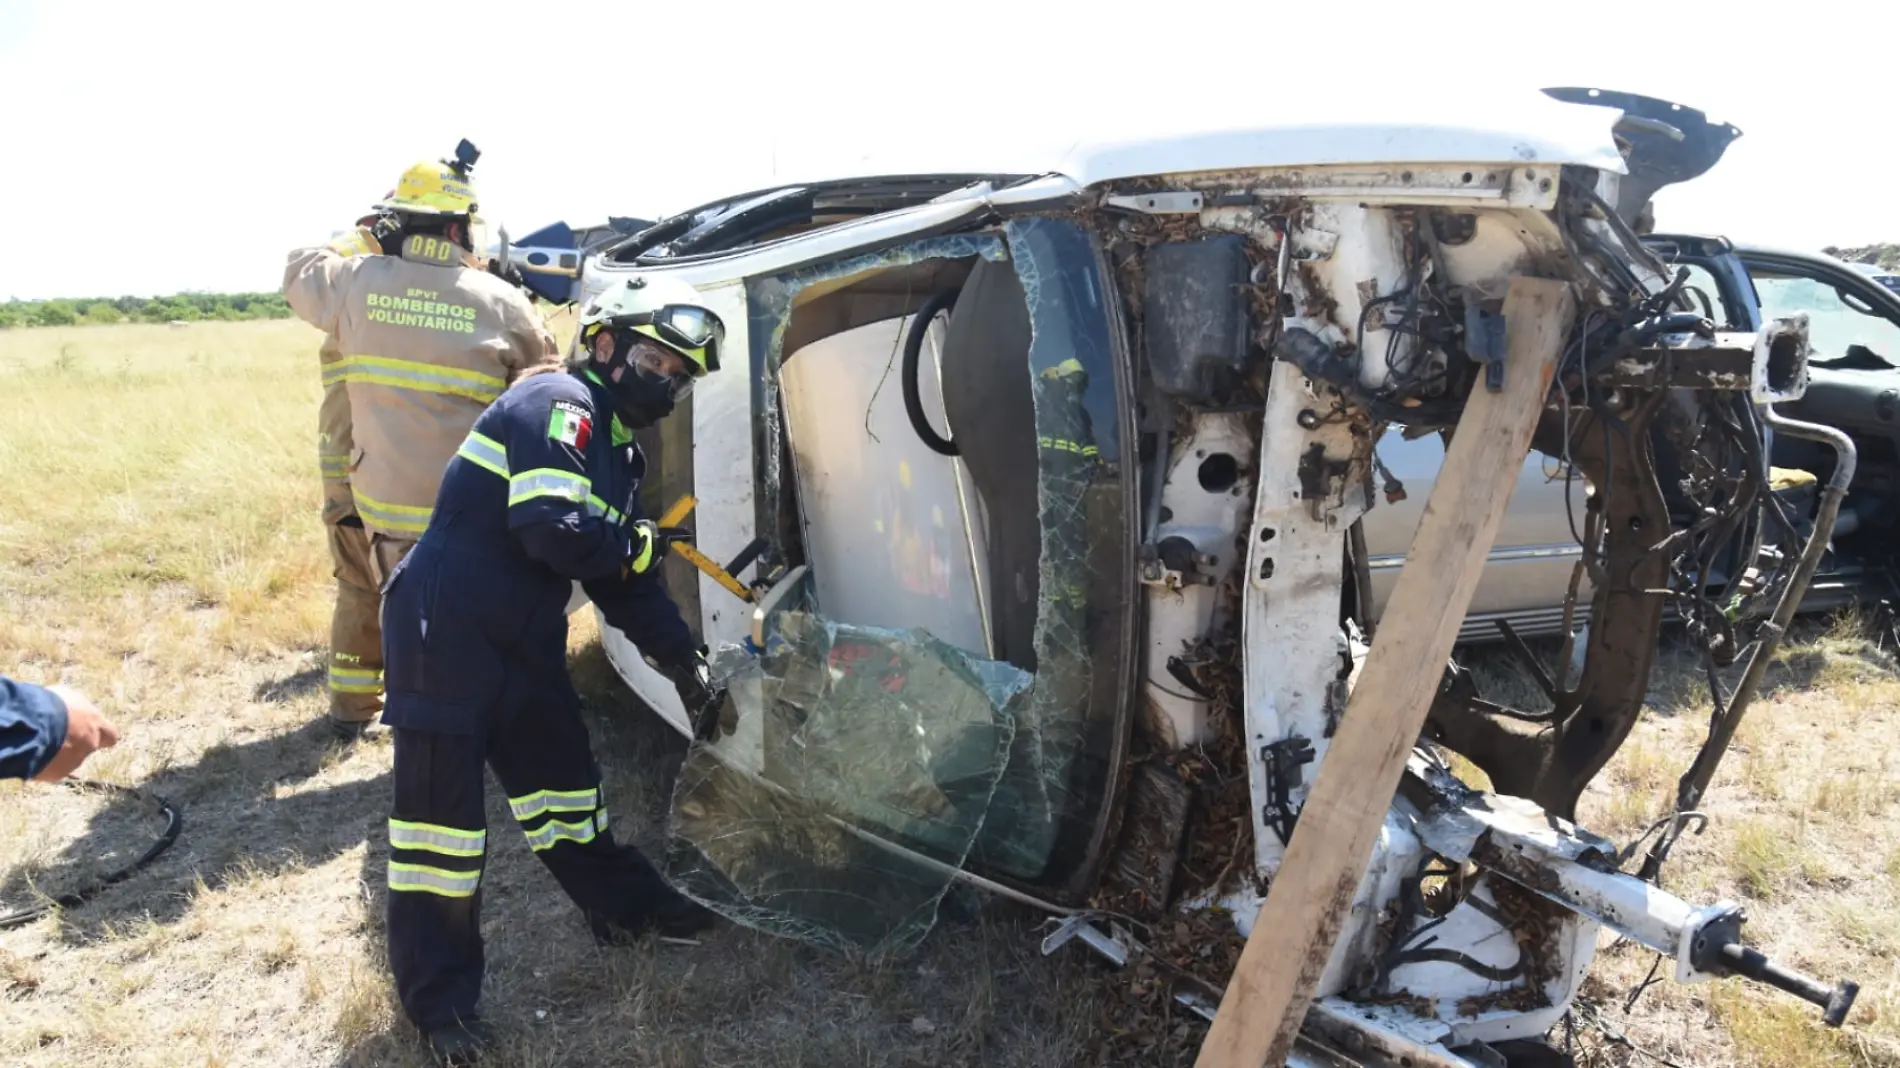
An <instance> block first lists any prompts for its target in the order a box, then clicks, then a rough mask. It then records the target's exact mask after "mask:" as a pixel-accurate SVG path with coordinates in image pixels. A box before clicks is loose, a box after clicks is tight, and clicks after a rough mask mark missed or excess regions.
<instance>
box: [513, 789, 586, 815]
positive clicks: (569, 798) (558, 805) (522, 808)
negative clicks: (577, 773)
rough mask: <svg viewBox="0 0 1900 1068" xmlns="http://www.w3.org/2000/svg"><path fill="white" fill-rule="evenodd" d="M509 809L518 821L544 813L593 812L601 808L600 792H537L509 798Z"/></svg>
mask: <svg viewBox="0 0 1900 1068" xmlns="http://www.w3.org/2000/svg"><path fill="white" fill-rule="evenodd" d="M508 807H509V809H510V810H512V811H513V812H514V814H515V818H516V819H518V820H531V819H533V818H535V817H536V816H539V815H540V814H541V813H543V812H592V811H593V810H595V809H597V808H599V807H600V791H598V790H536V791H535V792H534V793H531V794H526V795H524V796H521V797H511V798H509V799H508Z"/></svg>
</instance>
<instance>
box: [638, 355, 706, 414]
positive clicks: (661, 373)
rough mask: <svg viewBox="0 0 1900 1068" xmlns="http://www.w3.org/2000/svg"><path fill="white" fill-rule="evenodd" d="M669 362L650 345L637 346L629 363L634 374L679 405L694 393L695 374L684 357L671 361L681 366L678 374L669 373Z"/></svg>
mask: <svg viewBox="0 0 1900 1068" xmlns="http://www.w3.org/2000/svg"><path fill="white" fill-rule="evenodd" d="M668 362H669V361H668V360H667V358H666V357H665V356H662V355H660V354H659V353H657V352H655V351H654V350H653V349H652V347H651V346H649V345H638V346H635V347H634V350H633V356H632V358H631V359H629V360H628V361H627V363H628V365H629V366H631V367H632V369H633V373H634V374H636V375H639V376H640V377H641V378H642V379H644V380H645V381H647V382H650V383H652V384H653V385H655V386H657V387H659V388H660V389H663V390H665V391H666V393H667V395H668V396H670V397H672V398H673V401H674V403H678V402H680V401H683V400H685V399H686V398H687V396H688V395H689V394H691V393H692V392H693V372H692V369H691V365H690V363H688V361H687V360H686V359H685V358H684V357H677V356H676V357H675V360H674V361H671V362H676V363H678V364H680V365H681V366H680V370H678V371H676V372H671V373H669V372H668V370H667V364H668Z"/></svg>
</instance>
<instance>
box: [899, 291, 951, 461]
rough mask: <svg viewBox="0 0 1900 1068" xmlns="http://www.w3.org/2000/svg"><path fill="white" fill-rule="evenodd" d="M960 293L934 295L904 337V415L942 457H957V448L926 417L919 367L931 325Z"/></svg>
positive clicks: (932, 450)
mask: <svg viewBox="0 0 1900 1068" xmlns="http://www.w3.org/2000/svg"><path fill="white" fill-rule="evenodd" d="M958 292H959V291H958V290H955V289H946V290H943V291H942V292H940V293H933V294H931V296H930V299H928V300H926V301H924V303H923V305H922V306H921V307H919V308H918V309H917V314H916V315H915V316H913V317H912V318H911V321H910V331H909V333H907V334H905V335H904V366H903V370H902V372H901V374H900V377H901V378H902V379H903V383H904V414H906V415H908V416H910V428H911V429H912V430H914V431H916V432H917V436H918V437H919V438H920V439H922V440H923V443H924V444H925V445H927V446H929V447H930V451H931V452H934V453H937V454H939V455H941V456H955V455H957V446H956V443H955V442H953V441H951V440H950V439H948V438H945V437H942V436H940V435H939V434H938V433H937V431H936V428H935V427H932V426H931V425H930V420H929V418H927V417H926V416H925V415H924V397H923V390H922V389H921V388H920V387H919V386H918V384H917V363H918V358H919V357H920V356H922V355H923V351H924V335H925V334H927V333H929V332H930V324H931V323H932V322H933V321H934V320H935V319H936V318H937V313H938V312H941V311H943V310H944V309H946V308H948V307H950V306H951V305H952V304H955V303H956V300H957V293H958Z"/></svg>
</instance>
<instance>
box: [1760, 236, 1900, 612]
mask: <svg viewBox="0 0 1900 1068" xmlns="http://www.w3.org/2000/svg"><path fill="white" fill-rule="evenodd" d="M1738 255H1739V258H1740V260H1741V262H1742V263H1743V265H1744V267H1745V268H1746V270H1747V273H1748V277H1749V281H1750V283H1751V286H1752V289H1753V294H1752V295H1753V297H1754V298H1755V299H1756V300H1757V301H1758V302H1759V304H1760V308H1761V314H1762V315H1763V317H1764V318H1767V319H1773V318H1778V317H1781V316H1787V315H1792V314H1795V313H1806V315H1807V316H1808V331H1809V337H1810V339H1811V341H1812V344H1813V354H1812V355H1811V356H1810V357H1809V361H1808V373H1809V381H1808V389H1807V393H1806V395H1805V396H1803V397H1802V398H1801V399H1800V400H1799V401H1795V402H1793V403H1790V404H1784V405H1779V406H1778V408H1779V409H1780V410H1781V411H1782V412H1783V413H1784V414H1787V415H1791V416H1793V417H1795V418H1797V419H1805V420H1808V421H1809V422H1816V423H1823V424H1826V425H1828V426H1833V427H1838V428H1840V429H1842V430H1845V431H1847V433H1848V435H1849V436H1850V437H1852V438H1853V439H1854V444H1855V447H1856V451H1857V452H1858V454H1859V456H1858V463H1857V465H1856V467H1855V474H1854V480H1853V482H1852V484H1851V485H1850V486H1849V488H1848V494H1847V499H1846V501H1845V502H1844V503H1843V505H1842V509H1841V519H1840V520H1839V521H1837V523H1836V525H1835V528H1834V532H1833V534H1834V537H1833V544H1832V548H1833V550H1834V551H1833V553H1831V554H1830V557H1829V560H1828V561H1827V562H1826V563H1825V564H1824V566H1823V569H1822V570H1823V573H1822V575H1820V576H1819V577H1817V579H1816V581H1815V583H1814V586H1813V588H1811V589H1810V591H1809V596H1808V598H1807V600H1806V601H1804V602H1803V605H1802V607H1803V609H1804V610H1809V609H1813V608H1822V607H1827V606H1829V605H1830V604H1833V603H1837V602H1840V601H1843V600H1846V599H1849V598H1850V597H1858V596H1880V597H1885V596H1888V595H1889V594H1888V593H1887V592H1885V591H1886V589H1887V587H1885V586H1884V584H1883V583H1884V579H1883V578H1882V576H1883V575H1884V574H1885V566H1886V565H1885V562H1886V561H1888V560H1890V559H1891V557H1892V554H1893V546H1894V544H1895V541H1896V538H1897V537H1900V505H1897V504H1895V503H1894V502H1895V499H1896V491H1900V295H1897V294H1895V293H1893V292H1892V291H1891V290H1888V289H1887V288H1886V287H1885V286H1883V285H1881V284H1880V282H1879V281H1878V280H1876V279H1874V278H1872V277H1869V276H1868V275H1867V274H1865V273H1864V272H1861V271H1858V270H1855V269H1854V268H1853V266H1852V265H1850V264H1846V263H1842V262H1841V261H1839V260H1835V259H1832V258H1830V257H1827V256H1817V255H1811V254H1805V253H1789V252H1777V251H1770V250H1764V249H1740V250H1738ZM1772 456H1773V462H1774V463H1775V465H1776V466H1778V467H1783V468H1790V469H1795V470H1801V471H1807V472H1810V473H1812V474H1813V475H1814V476H1815V477H1816V478H1818V479H1820V480H1823V481H1825V480H1826V479H1828V478H1829V477H1830V476H1831V475H1832V474H1833V469H1834V459H1833V456H1832V453H1831V452H1829V451H1828V450H1827V449H1826V448H1824V447H1821V446H1818V445H1815V444H1813V443H1811V442H1804V441H1797V440H1795V439H1793V438H1790V437H1787V436H1786V435H1780V436H1777V437H1776V438H1775V439H1774V442H1773V445H1772ZM1856 576H1860V578H1856ZM1861 579H1865V580H1867V582H1869V583H1871V584H1870V585H1865V586H1864V588H1861V587H1857V585H1856V584H1857V583H1859V582H1860V581H1861ZM1867 591H1878V592H1872V593H1869V592H1867Z"/></svg>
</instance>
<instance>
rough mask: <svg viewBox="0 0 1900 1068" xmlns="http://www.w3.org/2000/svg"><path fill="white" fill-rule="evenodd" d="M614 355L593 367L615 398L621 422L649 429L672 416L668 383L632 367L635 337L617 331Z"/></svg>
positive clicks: (615, 333)
mask: <svg viewBox="0 0 1900 1068" xmlns="http://www.w3.org/2000/svg"><path fill="white" fill-rule="evenodd" d="M613 336H614V354H613V357H612V358H611V359H609V360H608V361H607V362H605V363H595V364H592V365H591V366H592V367H593V369H594V374H595V375H596V376H597V377H599V379H600V382H601V385H603V386H606V387H607V392H608V393H609V394H611V395H612V396H613V399H614V411H615V412H617V413H618V414H619V416H620V421H621V422H623V423H626V424H627V425H628V426H630V427H633V428H635V429H639V428H641V427H649V426H652V425H653V424H655V423H657V422H659V421H660V420H662V419H665V418H666V417H667V416H669V415H672V414H673V391H672V390H671V389H670V388H668V387H667V385H666V383H664V382H660V381H656V380H654V379H652V378H649V377H648V376H646V375H643V374H641V373H639V371H638V370H636V369H635V368H634V366H633V360H632V355H633V346H634V338H633V337H632V336H630V335H629V334H627V333H626V332H623V331H619V330H616V331H614V335H613Z"/></svg>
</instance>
